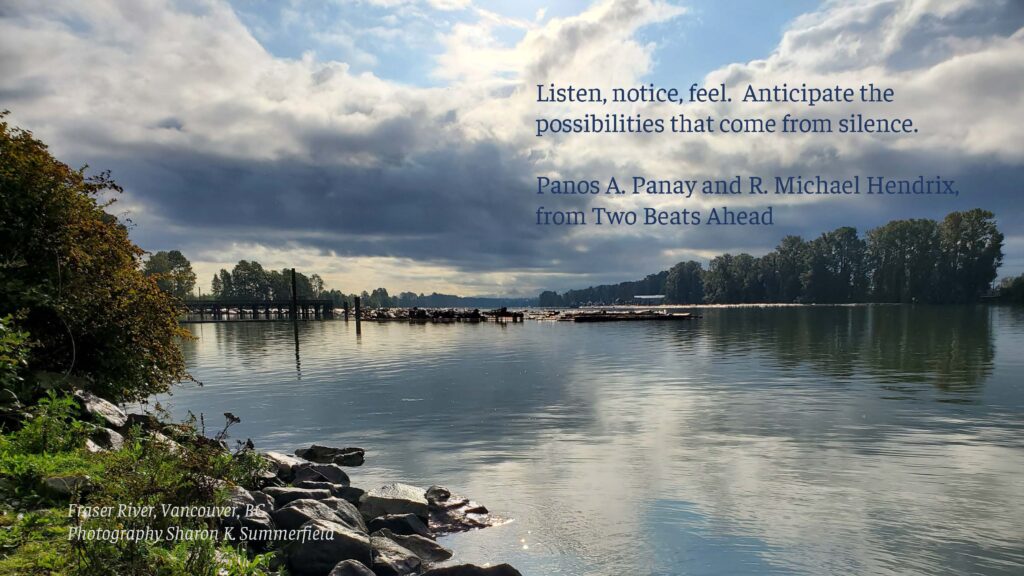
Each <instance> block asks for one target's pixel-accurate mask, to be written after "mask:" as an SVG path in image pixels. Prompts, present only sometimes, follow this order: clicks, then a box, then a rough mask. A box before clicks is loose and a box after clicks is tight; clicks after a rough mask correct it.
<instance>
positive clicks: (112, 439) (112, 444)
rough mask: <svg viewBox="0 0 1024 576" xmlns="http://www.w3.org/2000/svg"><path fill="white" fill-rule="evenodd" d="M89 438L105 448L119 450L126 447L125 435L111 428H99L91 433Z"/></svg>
mask: <svg viewBox="0 0 1024 576" xmlns="http://www.w3.org/2000/svg"><path fill="white" fill-rule="evenodd" d="M89 440H91V441H92V442H93V443H94V444H95V445H96V446H98V447H100V448H102V449H103V450H113V451H115V452H116V451H118V450H120V449H121V448H124V436H121V435H120V434H118V433H117V432H116V431H114V430H111V429H110V428H97V429H95V430H93V431H92V432H90V433H89Z"/></svg>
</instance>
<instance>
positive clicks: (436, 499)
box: [424, 486, 452, 508]
mask: <svg viewBox="0 0 1024 576" xmlns="http://www.w3.org/2000/svg"><path fill="white" fill-rule="evenodd" d="M424 497H426V499H427V503H428V504H429V505H430V507H431V508H433V507H434V506H437V505H438V504H439V503H444V502H447V501H448V499H449V498H451V497H452V493H451V491H450V490H448V489H447V488H445V487H444V486H431V487H430V488H427V492H426V494H424Z"/></svg>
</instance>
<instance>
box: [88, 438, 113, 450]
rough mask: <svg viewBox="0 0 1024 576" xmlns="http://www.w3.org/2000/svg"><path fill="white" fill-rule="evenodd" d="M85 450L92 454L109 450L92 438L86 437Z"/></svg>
mask: <svg viewBox="0 0 1024 576" xmlns="http://www.w3.org/2000/svg"><path fill="white" fill-rule="evenodd" d="M85 451H86V452H89V453H90V454H99V453H100V452H109V450H107V449H106V448H104V447H102V446H100V445H99V444H97V443H95V442H93V441H92V439H91V438H86V439H85Z"/></svg>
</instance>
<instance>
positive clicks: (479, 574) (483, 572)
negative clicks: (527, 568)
mask: <svg viewBox="0 0 1024 576" xmlns="http://www.w3.org/2000/svg"><path fill="white" fill-rule="evenodd" d="M421 576H523V575H522V574H521V573H520V572H519V570H516V569H515V568H513V567H511V566H509V565H508V564H498V565H497V566H488V567H486V568H484V567H482V566H477V565H476V564H459V565H457V566H445V567H443V568H434V569H433V570H427V571H426V572H424V573H423V574H422V575H421Z"/></svg>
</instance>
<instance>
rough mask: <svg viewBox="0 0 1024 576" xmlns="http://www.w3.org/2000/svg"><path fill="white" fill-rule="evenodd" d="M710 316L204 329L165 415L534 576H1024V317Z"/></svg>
mask: <svg viewBox="0 0 1024 576" xmlns="http://www.w3.org/2000/svg"><path fill="white" fill-rule="evenodd" d="M696 311H698V312H699V313H700V314H703V318H702V319H699V320H694V321H689V322H652V323H645V322H628V323H608V324H573V323H566V322H533V321H528V322H526V323H524V324H509V325H495V324H491V323H485V324H450V325H440V324H439V325H433V324H427V325H409V324H405V323H389V324H378V323H371V322H364V323H363V324H362V330H361V334H360V335H357V334H356V327H355V323H354V322H348V323H346V322H344V321H341V320H334V321H321V322H315V321H310V322H303V323H300V324H299V325H298V332H297V337H296V333H295V332H294V331H293V326H292V324H291V323H289V322H287V321H284V322H224V323H216V324H212V323H211V324H193V325H190V329H191V330H192V332H193V334H194V335H195V336H196V337H197V339H196V340H195V341H192V342H188V343H186V344H185V348H186V355H187V359H188V364H189V367H190V369H191V371H192V373H193V375H194V376H195V377H196V378H197V379H199V380H201V381H202V382H203V383H204V385H203V386H202V387H197V386H184V387H179V388H178V389H177V390H176V392H175V393H174V394H173V396H171V397H169V398H168V397H162V398H161V399H160V401H161V403H162V404H164V405H165V406H168V407H170V408H171V412H172V414H174V415H175V416H176V417H179V418H181V417H184V416H185V415H187V413H188V412H189V411H192V412H194V413H197V414H198V413H200V412H201V413H204V414H205V419H206V423H207V429H208V431H211V432H212V431H213V430H215V429H217V428H219V427H220V425H221V424H222V423H223V417H222V416H221V413H223V412H229V411H230V412H232V413H234V414H235V415H237V416H238V417H240V418H241V420H242V421H241V423H240V424H238V425H236V426H234V427H232V428H231V433H232V436H233V437H235V438H238V439H243V440H244V439H245V438H252V439H253V440H254V441H255V442H256V445H257V447H259V448H262V449H279V450H282V451H287V452H291V451H292V450H294V449H295V448H297V447H300V446H308V445H309V444H310V443H312V442H317V443H321V444H329V445H337V446H361V447H364V448H366V450H367V463H366V465H364V466H363V467H361V468H354V469H350V473H351V476H352V479H353V483H354V484H355V485H357V486H360V487H365V488H369V487H373V486H375V485H377V484H380V483H383V482H390V481H396V480H402V481H406V482H409V483H413V484H417V485H422V486H424V487H425V486H429V485H431V484H443V485H445V486H447V487H449V488H451V489H452V490H453V491H456V492H459V493H461V494H464V495H466V496H469V497H471V498H473V499H475V500H477V501H479V502H481V503H483V504H485V505H487V506H488V508H490V509H491V511H492V512H494V513H497V514H499V515H502V516H506V517H509V518H512V519H513V520H514V521H513V522H511V523H509V524H506V525H503V526H499V527H495V528H489V529H486V530H481V531H476V532H471V533H466V534H461V535H456V536H452V537H447V538H445V539H444V540H443V542H444V543H445V544H446V545H448V546H450V547H452V548H454V550H455V552H456V559H457V560H460V561H471V562H477V563H485V562H492V563H496V562H509V563H511V564H513V565H514V566H516V567H517V568H519V569H520V570H521V571H522V572H523V574H524V575H525V576H554V575H569V576H591V575H594V576H619V575H637V576H668V575H672V576H675V575H680V576H681V575H702V574H708V575H710V574H718V575H743V574H751V575H754V574H757V575H763V574H805V575H815V576H817V575H824V574H836V575H840V574H842V575H846V574H892V575H897V574H898V575H907V574H929V575H932V574H986V575H987V574H992V575H995V574H1008V575H1009V574H1022V573H1024V435H1022V431H1024V309H1021V308H1010V307H994V306H993V307H982V306H977V307H913V306H835V307H828V306H824V307H823V306H815V307H760V308H759V307H723V308H715V307H709V308H700V309H696Z"/></svg>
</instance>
